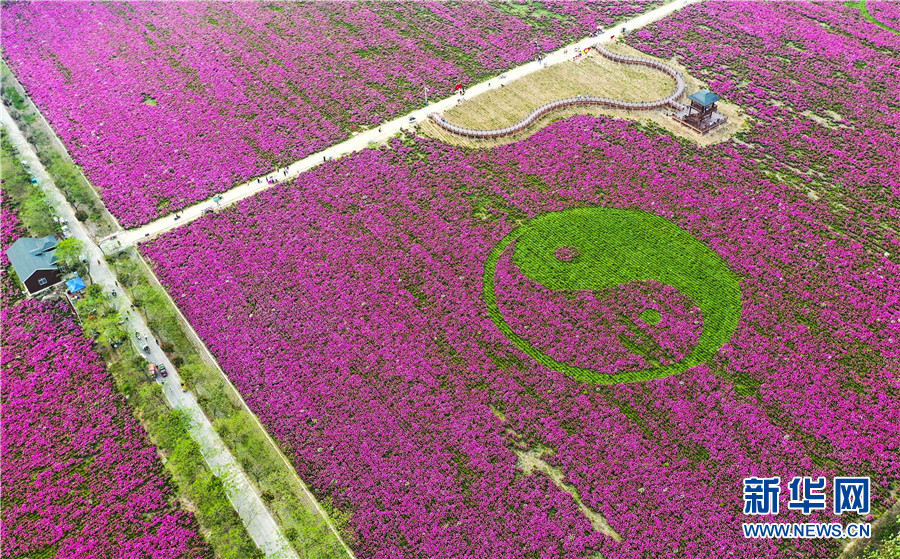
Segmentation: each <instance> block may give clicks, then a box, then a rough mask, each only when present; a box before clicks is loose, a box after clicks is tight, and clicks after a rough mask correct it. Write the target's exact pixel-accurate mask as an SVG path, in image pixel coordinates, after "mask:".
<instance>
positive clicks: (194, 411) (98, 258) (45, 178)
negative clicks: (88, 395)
mask: <svg viewBox="0 0 900 559" xmlns="http://www.w3.org/2000/svg"><path fill="white" fill-rule="evenodd" d="M0 120H2V123H3V127H4V128H5V129H6V130H7V132H8V133H9V139H10V141H11V142H12V144H13V145H14V146H16V148H18V150H19V158H20V159H21V160H22V162H23V163H24V165H25V167H26V168H27V169H29V170H30V171H31V173H32V175H33V176H34V177H35V178H36V179H37V181H38V183H37V184H38V187H40V189H41V190H42V191H44V193H45V194H46V195H47V202H48V203H49V204H50V205H51V206H52V207H53V208H54V210H56V212H57V214H58V215H59V216H60V217H61V218H62V219H65V220H68V223H69V229H70V230H71V232H72V236H73V237H75V238H77V239H78V240H80V241H81V242H83V243H84V245H85V253H86V257H87V258H88V263H89V266H90V273H91V278H92V279H93V280H94V283H98V284H100V285H102V286H103V287H104V289H105V290H106V291H110V292H111V291H116V290H117V291H118V292H119V295H118V297H116V298H114V300H113V301H114V303H115V304H116V306H117V307H118V310H119V312H120V313H121V315H122V316H123V317H125V319H126V320H127V329H128V331H130V332H140V333H141V335H142V336H143V338H144V339H145V340H153V334H152V333H151V331H150V328H149V327H148V326H147V323H146V322H144V320H143V318H141V316H140V314H139V313H136V312H132V311H131V310H130V307H131V300H130V299H129V298H128V296H127V295H126V294H125V293H124V292H123V290H122V289H120V288H119V289H117V285H118V283H117V281H116V275H115V274H114V273H113V271H112V269H111V268H110V267H109V265H108V264H107V263H106V260H105V259H104V256H103V252H102V251H101V250H100V247H99V246H97V244H96V243H95V242H94V240H93V238H92V237H91V236H90V234H89V233H88V231H87V229H86V228H85V227H84V225H83V224H82V223H81V222H80V221H78V220H77V219H76V218H75V210H74V209H73V208H72V206H71V205H70V204H69V202H68V201H67V200H66V198H65V196H64V195H63V193H62V192H61V191H60V190H59V188H57V186H56V185H55V184H54V182H53V180H52V179H51V178H50V175H48V174H47V171H46V169H44V166H43V165H42V164H41V162H40V160H39V159H38V157H37V154H36V153H35V152H34V149H33V148H32V146H31V144H29V143H28V141H27V140H26V139H25V137H24V136H23V135H22V132H21V131H20V130H19V128H18V126H17V125H16V123H15V122H14V121H13V119H12V117H11V116H10V114H9V112H8V111H7V110H6V107H5V106H0ZM149 345H150V354H149V356H148V360H150V361H153V362H156V363H163V364H165V366H166V369H168V371H169V376H168V377H167V378H165V379H163V394H164V395H165V398H166V400H167V401H168V402H169V405H170V406H171V407H172V408H173V409H176V410H182V411H184V412H185V413H186V414H187V416H188V417H189V418H190V419H191V421H190V425H189V427H188V432H189V433H190V435H191V438H192V439H194V441H195V442H196V443H197V445H199V447H200V451H201V452H202V454H203V458H204V460H205V461H206V463H207V464H208V465H209V467H210V469H211V470H212V471H213V473H214V474H215V475H216V476H218V477H219V478H220V479H221V480H222V483H223V485H224V487H225V492H226V494H227V495H228V500H229V501H231V504H232V505H233V506H234V510H235V511H237V513H238V515H240V517H241V520H243V522H244V525H245V526H246V527H247V532H248V533H249V534H250V537H251V538H253V541H254V542H255V543H256V545H257V546H258V547H259V548H260V549H261V550H262V551H263V553H264V554H265V555H266V557H271V558H278V559H294V558H296V559H299V556H298V555H297V553H296V552H295V551H294V550H293V548H292V547H291V545H290V543H289V542H288V540H287V538H285V536H284V534H283V533H282V532H281V530H280V529H279V527H278V525H277V524H276V522H275V520H274V519H273V518H272V515H271V514H270V513H269V510H268V509H267V508H266V507H265V505H264V504H263V502H262V499H260V496H259V495H258V494H257V493H256V491H255V490H254V489H253V486H252V485H251V484H250V480H249V479H247V475H246V474H245V473H244V471H243V470H242V469H241V467H240V466H239V465H238V463H237V461H236V460H235V458H234V456H233V455H232V454H231V453H230V452H229V451H228V448H227V447H226V446H225V444H224V443H223V442H222V439H220V438H219V435H218V434H217V433H216V432H215V430H213V427H212V425H211V424H210V422H209V420H208V419H207V418H206V415H204V413H203V411H202V410H201V409H200V406H199V405H198V404H197V400H196V399H195V398H194V396H193V394H191V393H190V392H182V390H181V377H180V376H179V375H178V371H177V369H176V368H175V366H174V365H173V364H172V363H171V362H170V361H169V359H168V358H167V357H166V355H165V353H163V351H162V349H160V347H159V346H158V345H156V343H155V342H152V341H150V343H149Z"/></svg>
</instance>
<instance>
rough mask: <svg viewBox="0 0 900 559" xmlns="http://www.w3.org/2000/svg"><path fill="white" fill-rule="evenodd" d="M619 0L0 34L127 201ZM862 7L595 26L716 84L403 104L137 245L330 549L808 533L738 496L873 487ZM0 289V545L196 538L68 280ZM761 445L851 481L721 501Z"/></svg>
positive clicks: (743, 552)
mask: <svg viewBox="0 0 900 559" xmlns="http://www.w3.org/2000/svg"><path fill="white" fill-rule="evenodd" d="M651 4H652V2H650V0H638V1H635V2H627V3H626V2H617V3H593V2H547V3H543V2H541V3H534V2H529V3H527V4H526V3H493V2H467V3H464V4H453V3H441V2H418V3H405V2H401V3H349V2H328V3H326V2H320V3H312V2H310V3H278V2H266V3H214V2H191V3H178V2H134V3H91V4H88V3H65V2H45V3H10V4H9V5H7V4H4V5H3V21H2V23H3V25H2V29H3V31H2V39H3V57H4V61H6V62H7V63H8V64H9V66H10V68H11V69H12V70H13V71H14V72H15V74H16V76H17V77H18V79H19V80H20V81H21V82H22V83H23V84H24V85H25V86H26V88H27V89H28V92H29V94H30V96H31V97H33V99H34V101H35V102H36V103H37V105H38V106H39V107H40V108H41V110H42V111H43V112H44V113H45V114H46V115H47V118H48V120H49V121H50V122H51V124H52V125H53V127H54V128H55V130H56V131H57V132H58V133H59V135H60V137H61V138H62V139H63V141H64V142H65V143H66V145H67V147H68V149H69V151H70V152H71V153H72V155H73V156H74V158H75V159H76V160H77V161H78V163H79V164H80V165H82V167H83V168H84V170H85V172H86V173H87V175H88V177H89V178H90V179H91V180H92V182H93V183H94V184H95V185H96V186H97V187H98V188H99V190H100V192H101V195H102V197H103V200H104V202H105V203H106V204H107V205H108V207H109V209H110V210H111V211H112V212H113V213H114V214H115V215H116V216H117V217H118V218H119V220H120V221H121V222H122V224H123V225H125V226H126V227H130V226H134V225H138V224H141V223H145V222H147V221H149V220H151V219H153V218H155V217H158V216H160V215H164V214H166V213H168V212H171V211H174V210H177V209H179V208H183V207H185V206H186V205H189V204H191V203H193V202H196V201H199V200H202V199H205V198H207V197H209V196H210V195H211V194H214V193H216V192H221V191H222V190H225V189H227V188H229V187H231V186H233V185H234V184H235V183H238V182H241V181H244V180H247V179H250V178H253V177H255V176H257V175H260V174H262V173H265V172H268V171H270V170H272V169H274V168H278V167H280V166H283V165H285V164H287V163H290V162H293V161H295V160H297V159H299V158H301V157H304V156H306V155H309V154H311V153H314V152H316V151H317V150H320V149H322V148H324V147H326V146H329V145H332V144H334V143H336V142H338V141H339V140H341V139H344V138H347V137H348V136H349V135H351V134H353V133H354V132H355V131H357V130H362V129H364V128H366V127H373V126H378V124H379V123H380V122H382V121H384V120H386V119H388V118H390V117H392V116H397V115H400V114H403V113H404V112H405V111H407V110H409V109H411V108H414V107H419V106H420V105H421V104H422V102H423V100H424V99H423V97H424V90H425V87H426V86H428V88H429V90H428V91H429V95H431V96H435V97H437V96H443V95H446V94H449V93H450V92H451V91H453V90H454V87H455V85H456V84H459V83H466V82H469V81H472V80H477V79H479V78H481V77H486V76H488V75H494V74H496V73H499V72H502V71H504V70H505V69H506V68H509V67H511V66H514V65H517V64H521V63H523V62H527V61H530V60H533V59H534V58H535V56H536V55H537V54H538V53H540V52H542V51H546V50H548V49H551V48H553V47H556V46H559V45H561V44H564V43H566V42H567V41H570V40H573V39H576V38H581V37H583V36H584V35H586V34H588V33H590V32H592V31H593V30H595V29H596V28H597V26H598V25H608V24H609V23H610V22H612V21H616V20H620V19H622V18H624V17H627V16H629V15H632V14H634V13H638V12H642V11H645V10H646V9H647V8H648V6H650V5H651ZM865 5H866V4H865V3H863V4H852V3H841V2H830V3H814V4H813V3H805V2H804V3H800V2H731V1H719V0H709V1H704V2H699V3H696V4H692V5H690V6H687V7H686V8H684V9H683V10H681V11H678V12H676V13H674V14H672V15H670V16H668V17H666V18H664V19H662V20H660V21H657V22H656V23H654V24H650V25H647V26H646V27H643V28H640V29H635V30H629V32H628V33H627V34H626V35H625V37H624V38H622V39H621V40H622V41H623V42H625V43H627V44H628V45H630V46H631V47H634V48H635V49H639V51H641V52H643V53H647V54H648V55H653V56H657V57H661V58H663V59H666V60H671V59H673V58H674V59H677V62H678V63H679V64H680V65H683V66H684V67H685V68H686V69H687V71H688V72H689V73H690V74H691V76H693V77H696V78H700V79H703V80H706V82H707V83H708V85H709V87H710V89H712V90H713V91H714V92H715V93H716V95H717V96H721V98H722V100H723V101H726V102H728V103H730V104H733V105H734V106H736V107H739V108H740V109H741V110H742V111H745V112H746V116H747V117H748V118H747V122H746V126H744V127H743V128H741V129H740V130H739V131H738V132H736V133H735V135H734V136H733V137H731V138H730V139H724V140H723V141H722V142H719V143H716V144H714V145H709V146H706V147H701V146H700V145H698V144H697V143H696V142H693V141H690V140H689V139H687V137H688V135H686V136H685V137H681V136H675V135H673V134H671V133H670V132H668V131H667V130H664V129H662V128H660V127H659V126H658V125H656V124H653V123H648V122H647V121H643V122H640V121H635V120H622V119H617V118H614V117H612V116H587V115H576V116H570V117H568V118H564V119H560V120H557V121H555V122H551V123H549V124H548V125H547V126H545V127H544V128H541V129H538V130H536V131H535V133H534V134H532V135H531V136H530V137H528V138H527V139H525V140H522V141H520V142H516V143H510V144H508V145H504V146H501V147H496V148H492V149H472V148H468V147H461V146H457V145H447V144H445V143H443V142H441V141H440V140H439V139H436V138H430V137H427V136H423V135H420V134H417V133H416V132H415V131H412V132H408V133H404V134H400V135H397V136H395V137H393V138H392V139H390V140H389V141H387V143H386V144H384V145H380V146H378V145H376V144H371V145H370V147H369V148H368V149H364V150H361V151H358V152H354V153H351V154H349V155H347V156H345V157H341V158H338V159H337V160H328V161H323V163H322V164H321V165H319V166H317V167H315V168H313V169H312V170H310V171H308V172H306V173H304V174H302V175H301V176H300V177H299V178H297V179H296V180H294V181H291V182H286V183H284V184H279V185H275V186H273V187H272V188H270V189H268V190H266V191H264V192H261V193H258V194H256V195H254V196H252V197H249V198H246V199H243V200H242V201H240V202H237V203H235V204H234V205H232V206H229V207H225V208H222V209H220V210H218V209H217V211H215V212H213V211H212V210H210V213H208V214H204V215H203V216H202V217H199V218H198V219H196V220H195V221H191V222H187V223H186V220H185V221H181V222H178V223H177V225H178V226H177V227H176V228H175V229H173V230H171V231H168V232H166V233H162V234H159V235H158V236H155V237H152V238H150V235H149V234H148V236H147V238H146V239H142V241H141V244H140V245H139V250H140V251H141V253H142V254H143V256H144V257H146V259H147V261H148V262H149V264H150V265H151V268H152V269H153V271H154V272H155V273H156V275H157V277H158V279H159V280H160V282H161V284H162V285H163V286H164V288H165V289H166V290H167V292H168V293H169V295H171V297H172V299H173V300H174V301H175V304H176V305H177V306H178V307H179V308H180V310H181V311H182V312H183V313H184V315H185V317H186V318H187V320H188V321H189V322H190V323H191V325H192V326H193V328H194V329H195V330H196V332H197V333H198V334H199V336H200V338H201V339H202V341H203V342H204V343H205V345H206V346H207V347H208V348H209V350H210V351H211V352H212V353H213V355H214V357H215V359H216V360H217V361H218V363H219V364H220V365H221V368H222V370H223V371H224V372H225V374H226V375H227V376H228V378H229V380H230V381H231V382H232V383H233V384H234V386H235V387H236V388H237V390H238V391H239V392H240V394H241V396H242V397H243V399H244V401H245V402H246V403H247V405H248V406H249V408H250V409H251V410H252V411H253V412H254V413H255V414H256V415H257V416H258V418H259V419H260V420H261V422H262V424H263V425H264V426H265V428H266V430H267V431H268V432H269V433H270V434H271V435H272V437H273V438H274V439H275V440H276V441H277V444H278V445H279V446H280V447H281V449H282V450H283V451H284V452H285V454H286V455H287V457H288V460H289V462H291V463H292V464H293V465H294V466H295V468H296V470H297V473H298V474H299V476H300V478H302V480H303V481H304V482H305V483H306V484H308V485H309V488H310V490H311V491H312V493H313V494H314V496H315V497H316V499H317V500H318V501H319V502H320V504H321V505H322V507H323V508H324V509H325V510H327V511H328V512H329V513H330V514H331V515H332V518H333V519H335V524H336V525H337V526H338V529H340V530H343V535H344V536H345V538H344V539H345V543H347V544H348V545H350V546H352V548H353V551H354V554H355V555H356V556H357V557H358V558H359V559H394V558H400V557H404V558H405V557H415V558H435V559H447V558H456V557H460V558H463V557H465V558H473V559H482V558H490V559H521V558H529V559H530V558H540V559H557V558H566V559H583V558H586V557H603V558H606V559H647V558H662V557H672V558H678V559H682V558H684V559H723V558H731V557H734V558H770V557H771V558H779V559H780V558H791V559H837V558H839V557H841V556H842V554H843V552H844V550H845V547H844V544H845V543H846V542H845V541H841V540H839V539H827V538H813V539H803V538H796V539H789V538H782V539H778V538H775V539H764V538H760V539H755V538H751V537H746V536H745V534H744V533H742V524H743V523H747V522H751V521H756V522H760V523H775V522H779V523H811V522H815V523H821V524H829V525H830V524H831V523H835V524H840V525H843V526H846V525H849V524H851V523H871V524H873V525H874V524H875V523H876V522H878V520H879V519H882V518H887V517H888V516H889V514H887V511H889V510H893V511H895V512H896V511H897V510H898V508H900V505H898V497H897V495H898V492H900V264H898V262H900V261H898V256H900V237H898V226H897V224H898V223H900V173H898V172H897V154H898V153H900V110H898V109H900V94H898V92H900V57H898V56H897V53H898V50H900V35H898V34H895V33H892V32H891V30H890V29H885V28H884V27H880V26H878V25H876V24H874V23H872V21H871V20H869V19H866V18H865V17H864V14H863V13H862V11H861V7H862V6H865ZM868 10H869V13H870V14H871V15H872V17H874V18H876V19H877V20H878V21H881V22H883V23H885V24H887V25H895V24H896V21H897V19H898V17H900V13H898V11H897V9H896V7H895V6H894V5H892V4H891V3H889V2H877V1H873V2H868ZM581 55H582V53H578V54H577V55H576V56H581ZM692 79H693V78H692ZM692 83H694V82H692ZM692 87H693V86H692ZM689 93H690V92H689ZM459 107H460V109H462V110H465V108H466V104H465V103H463V104H461V105H459ZM660 114H662V113H660ZM742 114H743V113H742ZM542 124H544V123H542ZM737 128H738V126H737V125H735V129H737ZM472 145H477V144H474V143H473V144H472ZM317 159H318V157H317ZM0 202H3V203H4V212H3V216H2V219H0V235H2V242H0V244H3V245H4V248H5V245H6V243H8V242H9V241H11V240H13V239H14V238H15V236H17V235H19V234H21V229H22V228H21V227H20V226H19V224H18V220H17V218H16V216H15V214H12V215H10V212H8V211H6V207H5V201H3V200H2V194H0ZM198 213H199V212H198ZM22 215H23V219H25V217H26V214H24V213H23V214H22ZM25 220H26V221H27V219H25ZM170 223H172V222H170ZM107 256H109V255H107ZM4 258H5V257H0V264H2V265H4V266H5V265H7V264H8V262H7V260H5V259H4ZM91 264H93V262H91ZM98 264H100V261H98ZM3 279H4V281H3V290H4V292H5V291H7V289H9V287H8V284H9V283H10V282H9V281H7V280H9V278H3ZM126 284H127V282H125V281H124V277H123V286H125V285H126ZM127 285H131V286H133V285H134V284H127ZM135 291H137V290H136V289H135ZM4 296H5V295H4ZM134 301H135V302H138V301H139V300H138V299H137V298H135V299H134ZM142 307H144V306H143V305H142ZM143 310H144V312H146V313H151V312H155V311H154V310H153V308H151V307H149V306H147V307H146V308H144V309H143ZM2 313H3V316H2V318H3V330H4V332H3V342H2V343H3V356H2V384H3V395H2V408H3V425H2V448H0V455H2V456H0V458H2V464H0V465H2V469H3V502H2V516H3V523H2V528H0V531H2V539H3V551H2V556H3V557H6V556H10V557H35V558H40V557H58V558H69V557H71V558H74V557H145V556H152V557H161V558H166V557H211V556H212V554H213V551H211V549H210V547H209V546H208V545H207V544H206V543H204V541H203V538H202V537H201V536H200V535H199V533H198V532H199V528H198V525H197V522H196V520H195V518H194V517H193V516H192V515H191V514H190V513H188V512H185V511H184V510H182V509H180V508H179V506H178V504H177V503H176V502H174V500H175V496H174V494H173V493H172V489H171V488H170V486H169V484H168V482H167V476H166V475H165V471H164V470H163V466H162V465H161V464H160V461H159V459H158V457H157V455H156V451H155V449H154V448H153V447H152V446H151V445H150V442H149V441H148V439H147V436H146V434H145V433H144V432H143V430H142V429H141V427H140V425H139V424H138V423H137V422H136V420H135V419H134V418H133V416H132V414H131V413H130V410H129V408H128V406H127V402H126V399H125V397H124V396H122V395H120V394H118V393H117V392H116V391H115V388H114V386H113V385H112V383H111V381H110V379H109V376H108V375H107V373H106V371H105V370H104V367H103V364H102V362H101V361H100V358H99V357H98V355H97V354H96V353H95V352H94V350H93V349H92V348H91V347H90V342H89V341H88V340H86V339H84V337H83V335H82V333H81V331H80V329H79V327H78V325H77V323H76V322H75V320H74V318H73V317H72V316H71V315H70V314H68V312H67V309H66V308H65V307H64V306H63V305H62V304H60V303H47V302H44V303H42V302H38V301H34V300H26V301H24V302H22V303H20V304H16V305H13V306H7V305H4V309H3V311H2ZM155 318H158V317H155ZM154 334H156V332H154ZM154 341H155V343H156V344H158V345H159V346H160V348H161V349H162V348H163V347H165V346H169V347H170V349H171V351H170V350H169V349H166V352H167V353H173V352H178V351H182V349H181V348H180V347H176V345H175V344H172V343H171V342H169V340H167V339H166V338H165V337H163V342H160V341H159V340H154ZM148 343H150V341H149V340H148ZM176 357H178V358H180V357H181V355H178V356H170V358H171V361H172V363H173V364H176ZM182 363H185V362H184V361H183V360H179V361H178V362H177V365H176V366H177V367H178V368H179V369H180V368H182ZM184 369H185V371H184V372H188V367H187V365H185V367H184ZM217 374H218V373H213V372H210V373H209V375H211V376H212V375H217ZM173 376H175V375H173ZM176 378H182V379H184V380H185V381H186V382H187V383H189V384H193V382H192V378H197V377H192V376H191V375H190V374H188V375H185V376H183V377H176ZM215 378H216V380H219V379H218V377H217V376H216V377H215ZM210 386H214V384H213V383H210V384H208V385H204V388H203V389H202V390H205V391H207V392H209V391H212V390H215V389H213V388H209V387H210ZM200 387H201V384H200V383H197V384H196V385H194V386H188V384H182V389H183V390H184V391H185V392H191V391H196V395H195V396H197V395H199V394H200V392H201V388H200ZM213 396H224V394H208V393H207V394H204V395H203V397H204V399H205V401H207V402H209V401H212V399H213V398H212V397H213ZM133 401H134V400H132V402H133ZM61 402H62V403H64V404H63V405H61V404H60V403H61ZM215 417H216V415H215V414H212V418H213V419H215ZM236 423H237V422H235V423H231V422H223V421H217V423H216V428H217V429H220V430H221V433H224V432H225V431H226V430H228V429H231V428H232V427H233V426H235V425H236ZM238 426H239V425H238ZM221 433H220V434H221ZM229 440H232V439H229ZM248 440H249V439H248ZM251 442H252V441H251ZM266 444H268V443H266ZM244 448H245V449H246V448H250V449H257V448H260V447H258V446H254V444H250V443H248V444H246V446H245V447H244ZM231 451H232V452H234V453H235V457H236V458H241V461H240V463H241V464H242V467H243V468H244V469H246V470H247V471H248V472H250V471H253V470H254V469H255V468H256V466H258V464H254V463H253V462H252V458H253V457H251V456H248V455H249V454H251V452H246V450H245V451H244V452H245V454H244V455H243V456H237V454H238V452H237V451H235V450H234V449H231ZM286 470H290V468H286ZM257 471H260V470H257ZM289 473H291V474H293V472H289ZM774 476H779V477H780V479H781V480H784V482H785V483H784V484H783V486H786V484H787V480H790V479H791V478H793V477H794V476H808V477H810V478H813V479H814V478H817V477H819V476H822V477H824V478H825V479H827V480H828V484H829V485H828V487H827V489H828V497H829V499H831V498H832V497H833V496H835V495H836V493H837V490H836V487H835V488H833V487H832V486H831V483H832V480H834V479H835V478H838V477H843V476H847V477H863V476H864V477H867V478H869V479H870V480H871V511H865V512H859V513H856V512H850V513H845V514H843V515H839V513H837V512H833V511H832V510H831V508H830V507H823V508H822V509H821V510H812V511H801V510H799V509H796V508H793V507H791V506H788V505H789V501H794V500H795V499H793V498H790V497H789V495H788V491H782V492H781V495H780V498H777V502H779V503H780V505H781V510H780V512H779V513H777V514H775V515H772V516H761V517H754V518H750V517H748V515H747V508H746V506H747V503H746V502H745V500H746V492H745V491H746V488H745V486H744V483H745V480H746V478H749V477H774ZM257 481H258V479H257ZM807 488H808V485H807V482H804V487H803V489H804V491H806V490H807ZM254 490H255V489H254ZM263 493H265V492H263ZM260 500H261V501H262V502H264V503H267V504H269V505H271V503H273V502H276V501H275V499H274V496H273V495H272V494H271V493H267V494H265V495H263V494H261V495H260ZM835 501H836V498H835ZM835 506H837V505H835ZM338 520H339V522H338ZM204 522H205V521H204ZM277 522H279V523H280V522H282V521H281V520H278V521H277ZM204 526H206V524H204ZM894 537H896V534H895V536H894ZM219 551H220V550H219V549H218V548H216V552H219ZM854 559H856V558H854ZM866 559H869V558H868V557H867V558H866ZM879 559H880V558H879Z"/></svg>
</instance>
